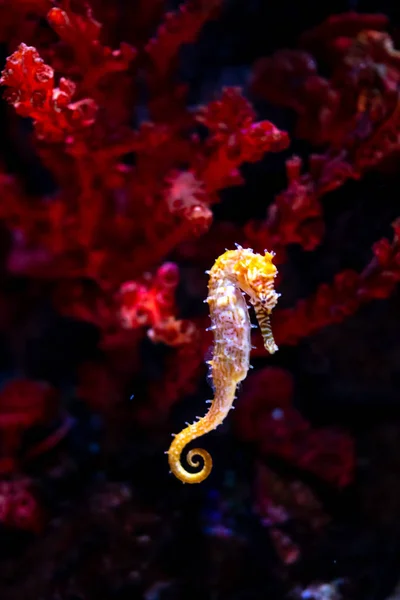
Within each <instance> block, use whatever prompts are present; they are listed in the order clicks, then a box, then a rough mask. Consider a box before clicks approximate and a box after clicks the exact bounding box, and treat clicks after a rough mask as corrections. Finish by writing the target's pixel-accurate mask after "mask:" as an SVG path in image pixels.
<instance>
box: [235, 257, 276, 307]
mask: <svg viewBox="0 0 400 600" xmlns="http://www.w3.org/2000/svg"><path fill="white" fill-rule="evenodd" d="M274 256H275V254H274V252H267V251H265V254H264V255H262V254H254V252H253V251H252V250H250V249H243V250H242V251H241V256H240V258H239V259H238V261H237V262H236V264H235V266H234V271H235V275H236V277H237V281H238V284H239V286H240V288H241V289H242V290H243V291H244V292H246V294H248V295H249V297H250V301H251V303H252V304H259V305H261V306H263V307H264V308H265V309H266V310H267V311H268V312H270V311H271V310H272V309H273V308H274V306H275V304H276V303H277V301H278V298H279V294H277V293H276V292H275V290H274V279H275V277H276V275H277V273H278V271H277V268H276V266H275V265H274V264H273V262H272V261H273V258H274Z"/></svg>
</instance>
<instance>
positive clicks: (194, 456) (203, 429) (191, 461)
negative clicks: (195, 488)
mask: <svg viewBox="0 0 400 600" xmlns="http://www.w3.org/2000/svg"><path fill="white" fill-rule="evenodd" d="M225 393H227V394H228V395H229V400H230V402H228V405H227V406H226V405H225V406H224V405H223V404H221V402H220V399H219V394H217V398H216V399H214V401H213V402H212V404H211V407H210V410H209V411H208V413H207V414H206V415H205V416H204V417H203V418H202V419H199V420H198V421H196V422H195V423H193V424H192V425H188V426H187V427H186V428H185V429H183V430H182V431H181V432H180V433H178V434H177V435H176V436H175V437H174V439H173V441H172V444H171V445H170V447H169V450H168V452H167V454H168V462H169V466H170V469H171V471H172V473H173V474H174V475H175V477H177V478H178V479H180V480H181V481H182V482H183V483H201V482H202V481H204V480H205V479H207V477H208V476H209V474H210V473H211V469H212V464H213V463H212V458H211V456H210V455H209V453H208V452H207V450H203V449H202V448H193V450H189V452H188V453H187V455H186V460H187V463H188V465H189V466H190V467H194V468H196V467H198V466H199V464H200V461H199V457H200V459H202V460H203V466H202V468H201V469H200V471H197V473H190V472H189V471H186V469H185V468H184V467H183V465H182V462H181V458H182V452H183V450H184V449H185V447H186V446H187V445H188V444H190V442H191V441H193V440H195V439H196V438H198V437H200V436H202V435H205V434H206V433H209V432H210V431H212V430H213V429H215V428H216V427H218V425H220V424H221V423H222V421H223V420H224V419H225V417H226V415H227V412H228V411H229V409H230V407H231V406H232V402H233V398H234V393H235V385H230V386H227V388H226V389H225Z"/></svg>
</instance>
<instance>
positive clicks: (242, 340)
mask: <svg viewBox="0 0 400 600" xmlns="http://www.w3.org/2000/svg"><path fill="white" fill-rule="evenodd" d="M273 257H274V254H273V253H269V252H266V253H265V255H264V256H262V255H260V254H255V253H253V251H252V250H250V249H243V248H240V247H238V248H237V250H227V251H226V252H225V253H224V254H222V255H221V256H220V257H219V258H217V260H216V261H215V264H214V266H213V267H212V269H211V271H210V279H209V285H208V297H207V302H208V304H209V308H210V316H211V322H212V330H213V331H214V352H213V358H212V360H211V361H209V364H210V366H211V376H212V380H213V385H214V389H215V394H214V399H213V401H212V404H211V407H210V410H209V411H208V413H207V414H206V415H205V416H204V417H202V418H201V419H199V420H198V421H196V422H195V423H193V424H192V425H188V426H187V427H186V428H185V429H183V430H182V431H181V432H180V433H178V434H177V435H176V436H175V437H174V440H173V442H172V444H171V446H170V448H169V450H168V453H167V454H168V462H169V465H170V468H171V471H172V473H174V475H175V476H176V477H177V478H178V479H180V480H181V481H183V482H184V483H200V482H202V481H204V479H206V478H207V477H208V475H209V474H210V472H211V469H212V459H211V456H210V454H209V453H208V452H207V451H206V450H203V449H201V448H195V449H193V450H189V452H188V453H187V457H186V460H187V462H188V464H189V465H190V466H191V467H198V466H199V460H198V457H200V458H201V459H202V460H203V463H204V464H203V466H202V468H201V470H200V471H198V472H196V473H190V472H189V471H187V470H186V469H185V468H184V467H183V466H182V463H181V455H182V451H183V450H184V448H185V447H186V446H187V444H189V443H190V442H191V441H192V440H194V439H195V438H198V437H200V436H202V435H204V434H206V433H208V432H210V431H212V430H213V429H215V428H216V427H218V425H220V424H221V423H222V422H223V420H224V419H225V417H226V415H227V414H228V412H229V410H230V409H231V407H232V404H233V401H234V399H235V391H236V387H237V385H238V383H239V382H240V381H242V380H243V379H245V378H246V376H247V372H248V370H249V360H250V348H251V342H250V332H251V323H250V318H249V313H248V310H247V304H246V301H245V299H244V294H243V292H245V293H246V294H248V296H249V297H250V302H251V303H252V304H253V305H254V307H255V310H256V316H257V320H258V322H259V324H260V327H261V330H262V334H263V337H264V344H265V347H266V349H267V350H268V351H269V352H271V353H272V352H275V351H276V350H277V349H278V348H277V346H276V345H275V342H274V339H273V336H272V331H271V328H270V325H269V314H270V312H271V310H272V309H273V307H274V306H275V304H276V302H277V300H278V294H277V293H276V292H275V290H274V278H275V277H276V274H277V269H276V267H275V266H274V264H273V262H272V259H273Z"/></svg>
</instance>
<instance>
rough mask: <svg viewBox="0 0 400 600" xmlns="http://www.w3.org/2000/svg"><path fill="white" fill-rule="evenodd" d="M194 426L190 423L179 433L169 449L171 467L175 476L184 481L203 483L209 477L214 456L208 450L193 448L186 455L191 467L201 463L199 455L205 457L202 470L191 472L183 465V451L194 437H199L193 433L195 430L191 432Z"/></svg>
mask: <svg viewBox="0 0 400 600" xmlns="http://www.w3.org/2000/svg"><path fill="white" fill-rule="evenodd" d="M194 425H197V423H194ZM192 427H193V425H189V427H186V429H184V430H183V431H181V432H180V433H178V434H177V435H176V436H175V438H174V441H173V442H172V444H171V446H170V448H169V450H168V462H169V466H170V469H171V471H172V473H173V474H174V475H175V477H177V478H178V479H180V480H181V481H183V483H201V482H202V481H204V480H205V479H207V477H208V476H209V474H210V473H211V469H212V458H211V456H210V455H209V453H208V452H207V450H203V449H202V448H193V450H189V452H188V453H187V455H186V460H187V463H188V465H190V466H191V467H198V466H199V464H200V463H199V460H198V457H200V458H202V459H203V466H202V468H201V469H200V471H197V473H190V472H189V471H186V469H185V468H184V466H183V465H182V462H181V458H182V451H183V450H184V448H185V447H186V446H187V445H188V443H189V442H191V441H192V439H194V438H196V437H197V435H193V432H191V428H192Z"/></svg>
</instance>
